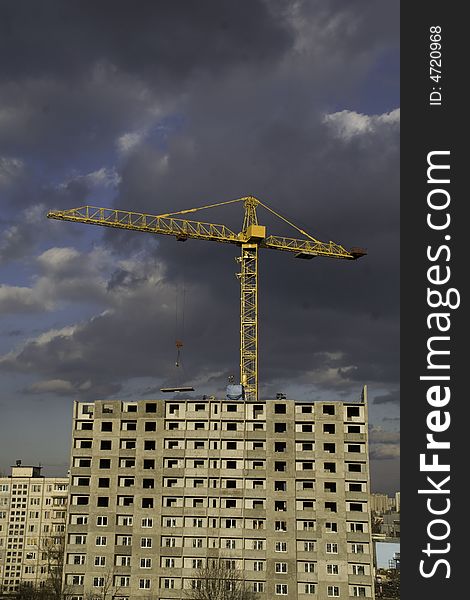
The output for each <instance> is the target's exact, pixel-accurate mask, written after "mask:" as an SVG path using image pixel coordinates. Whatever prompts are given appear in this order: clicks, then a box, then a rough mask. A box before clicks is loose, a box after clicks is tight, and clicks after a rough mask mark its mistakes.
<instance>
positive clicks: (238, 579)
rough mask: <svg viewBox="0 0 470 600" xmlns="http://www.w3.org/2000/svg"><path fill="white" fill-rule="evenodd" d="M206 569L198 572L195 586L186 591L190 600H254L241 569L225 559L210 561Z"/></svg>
mask: <svg viewBox="0 0 470 600" xmlns="http://www.w3.org/2000/svg"><path fill="white" fill-rule="evenodd" d="M209 561H210V562H208V564H207V566H206V567H202V568H200V569H198V570H197V571H196V576H195V578H194V579H193V586H192V588H191V589H189V590H186V591H185V594H186V597H187V598H188V599H190V600H254V598H255V597H256V596H255V594H254V593H253V592H252V591H250V590H249V589H248V586H247V584H246V582H245V580H244V578H243V574H242V572H241V571H240V570H239V569H236V568H234V567H232V566H231V565H229V564H228V563H227V561H226V560H224V559H220V558H219V559H209Z"/></svg>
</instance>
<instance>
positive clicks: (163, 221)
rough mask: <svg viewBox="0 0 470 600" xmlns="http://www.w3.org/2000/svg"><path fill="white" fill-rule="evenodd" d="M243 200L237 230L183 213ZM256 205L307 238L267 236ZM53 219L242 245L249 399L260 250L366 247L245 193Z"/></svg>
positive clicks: (354, 253) (243, 368) (243, 377)
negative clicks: (164, 207) (167, 209)
mask: <svg viewBox="0 0 470 600" xmlns="http://www.w3.org/2000/svg"><path fill="white" fill-rule="evenodd" d="M237 202H239V203H243V205H244V219H243V226H242V229H241V231H240V232H239V233H236V232H234V231H232V230H231V229H229V228H228V227H227V226H225V225H218V224H214V223H206V222H202V221H191V220H187V219H185V218H181V215H186V214H188V213H192V212H196V211H198V210H203V209H208V208H214V207H217V206H223V205H228V204H233V203H237ZM258 206H261V207H263V208H264V209H266V210H268V211H269V212H271V213H272V214H274V215H275V216H277V217H278V218H280V219H281V220H283V221H284V222H285V223H287V224H288V225H290V226H291V227H293V228H294V229H296V230H297V232H299V233H300V234H301V235H302V236H303V238H304V239H296V238H290V237H283V236H276V235H266V227H265V226H264V225H260V224H259V222H258V215H257V208H258ZM47 216H48V218H50V219H58V220H61V221H74V222H77V223H87V224H91V225H101V226H105V227H115V228H118V229H128V230H132V231H146V232H148V233H155V234H162V235H172V236H175V237H176V239H177V240H178V241H186V240H188V239H196V240H206V241H214V242H222V243H228V244H235V245H236V246H239V247H240V248H241V253H240V256H239V257H238V258H237V261H238V262H239V263H240V272H239V273H238V275H237V276H238V277H239V280H240V384H241V385H242V390H243V394H244V398H245V400H250V401H256V400H258V252H259V249H260V248H266V249H268V250H282V251H284V252H291V253H293V254H294V255H295V257H297V258H304V259H310V258H314V257H315V256H325V257H329V258H336V259H344V260H356V259H358V258H360V257H361V256H364V255H365V254H367V253H366V251H365V250H364V249H362V248H351V249H350V250H346V249H345V248H344V247H343V246H340V245H339V244H336V243H334V242H331V241H330V242H321V241H319V240H317V239H315V238H314V237H312V236H311V235H310V234H308V233H307V232H306V231H304V230H303V229H300V228H299V227H297V226H296V225H294V224H293V223H291V222H290V221H289V220H287V219H286V218H285V217H283V216H282V215H280V214H278V213H277V212H276V211H274V210H273V209H272V208H270V207H269V206H267V205H266V204H264V203H263V202H261V200H259V199H258V198H255V197H254V196H246V197H243V198H237V199H235V200H229V201H227V202H219V203H217V204H209V205H206V206H200V207H198V208H190V209H185V210H180V211H178V212H172V213H167V214H162V215H150V214H145V213H139V212H132V211H125V210H118V209H113V208H101V207H96V206H82V207H79V208H72V209H68V210H51V211H49V212H48V214H47Z"/></svg>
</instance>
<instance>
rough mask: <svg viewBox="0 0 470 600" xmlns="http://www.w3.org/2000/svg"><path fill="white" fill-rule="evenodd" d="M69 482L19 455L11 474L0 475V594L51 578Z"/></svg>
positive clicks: (36, 585) (62, 526)
mask: <svg viewBox="0 0 470 600" xmlns="http://www.w3.org/2000/svg"><path fill="white" fill-rule="evenodd" d="M68 482H69V480H68V478H67V477H42V476H41V467H29V466H22V465H21V464H20V461H18V464H17V465H16V466H15V467H12V471H11V475H10V477H0V595H1V596H3V595H8V594H11V593H14V592H15V591H17V590H18V588H19V586H21V585H29V586H33V587H38V586H41V585H44V583H45V581H46V580H47V579H48V576H49V567H50V565H51V559H50V552H51V548H55V547H60V546H62V547H63V541H64V535H65V534H64V531H65V523H66V509H67V495H68Z"/></svg>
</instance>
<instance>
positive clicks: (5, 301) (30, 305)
mask: <svg viewBox="0 0 470 600" xmlns="http://www.w3.org/2000/svg"><path fill="white" fill-rule="evenodd" d="M52 308H53V304H51V303H49V302H48V301H47V300H45V299H44V298H40V297H38V295H37V294H36V293H35V291H34V289H33V288H29V287H19V286H13V285H3V284H0V313H11V312H31V311H38V310H51V309H52Z"/></svg>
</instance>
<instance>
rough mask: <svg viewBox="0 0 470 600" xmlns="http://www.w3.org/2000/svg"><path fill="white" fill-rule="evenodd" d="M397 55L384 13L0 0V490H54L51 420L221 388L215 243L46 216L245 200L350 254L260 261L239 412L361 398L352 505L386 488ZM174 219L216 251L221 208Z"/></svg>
mask: <svg viewBox="0 0 470 600" xmlns="http://www.w3.org/2000/svg"><path fill="white" fill-rule="evenodd" d="M398 38H399V29H398V2H370V1H369V0H357V1H356V2H344V1H341V0H305V1H302V0H291V1H289V0H274V1H272V0H271V1H269V2H268V1H263V0H250V2H248V1H245V2H233V1H229V0H204V1H203V2H196V1H189V0H188V1H184V0H182V1H181V2H174V1H173V2H172V1H165V0H153V1H150V0H140V1H139V2H132V3H131V2H130V1H125V0H101V1H100V2H95V1H93V0H81V1H80V2H79V1H78V0H77V1H75V0H72V1H70V2H60V1H59V0H42V2H21V3H19V2H14V1H6V2H2V3H0V198H1V206H2V213H1V216H0V269H1V279H0V282H1V283H0V315H1V323H0V376H1V380H2V385H1V391H0V407H1V414H2V417H1V425H0V427H1V429H2V431H1V437H0V458H1V462H0V469H1V470H2V471H3V472H8V469H9V465H11V464H12V463H13V462H14V461H15V460H16V459H22V460H23V462H24V463H34V464H36V463H38V462H40V463H41V464H43V465H44V472H45V474H50V475H56V474H64V473H65V472H66V470H67V465H68V453H69V439H70V429H71V405H72V402H73V400H74V399H80V400H95V399H104V398H121V399H129V398H133V399H140V398H154V397H161V396H162V394H161V393H160V392H159V389H160V387H161V386H164V385H166V386H171V385H176V384H186V385H188V384H193V385H194V387H195V388H196V391H195V393H194V396H195V397H201V395H202V394H214V395H216V396H221V395H223V394H224V389H225V385H226V382H227V378H228V377H229V375H231V374H235V375H237V373H238V364H239V287H238V281H237V278H236V276H235V273H236V271H237V263H236V262H235V260H234V258H235V257H236V256H237V253H238V249H237V248H236V247H235V246H233V247H232V246H230V245H223V244H220V245H219V244H213V243H210V242H199V241H191V240H189V241H187V242H186V243H185V244H181V243H177V242H176V241H175V240H174V239H173V238H170V237H163V238H161V239H160V237H159V236H152V235H150V234H145V235H140V234H138V233H132V232H122V231H119V230H114V229H105V228H99V227H93V226H86V225H81V224H72V223H63V222H58V221H53V220H48V219H47V218H46V213H47V211H48V210H49V209H54V208H59V209H60V208H63V209H65V208H73V207H78V206H82V205H84V204H92V205H96V206H104V207H116V208H121V209H124V210H135V211H141V212H148V213H151V214H162V213H167V212H173V211H177V210H181V209H186V208H190V207H196V206H201V205H205V204H211V203H216V202H224V201H227V200H232V199H234V198H239V197H241V196H246V195H254V196H257V197H258V198H260V199H261V200H262V201H263V202H265V203H266V204H268V205H270V206H271V207H272V208H273V209H275V210H276V211H278V212H280V213H282V214H283V215H284V216H286V217H287V218H288V219H290V220H291V221H293V222H294V223H296V224H297V225H299V226H301V227H302V228H304V229H306V230H307V231H308V232H309V233H311V234H312V235H313V236H314V237H316V238H318V239H320V240H324V241H329V240H334V241H335V242H338V243H340V244H342V245H344V246H345V247H347V248H349V247H351V246H362V247H365V248H367V250H368V256H367V257H365V258H363V259H361V260H359V261H355V262H350V261H335V260H331V259H328V258H318V259H314V260H313V261H300V260H294V258H293V256H292V255H290V254H287V253H282V252H262V253H261V256H260V395H261V397H262V398H272V397H273V396H274V395H275V394H276V392H284V393H286V394H287V396H288V397H290V398H296V399H299V400H325V399H327V400H330V399H336V400H356V399H357V398H359V395H360V391H361V388H362V385H363V384H367V385H368V389H369V399H370V419H371V442H372V444H371V458H372V465H373V481H372V487H373V490H374V491H385V492H392V491H394V490H395V489H398V487H399V480H398V454H399V446H398V442H399V420H398V417H399V412H398V411H399V404H398V402H399V355H398V345H399V305H398V297H399V273H398V264H399V228H398V223H399V196H398V193H399V169H398V160H399V70H398V62H399V56H398V55H399V47H398ZM196 215H197V216H196ZM196 215H195V216H194V217H192V218H201V220H207V221H212V222H215V223H224V224H226V225H228V226H229V227H230V228H231V229H233V230H235V231H239V230H240V228H241V224H242V218H243V210H242V205H237V204H236V205H233V206H228V207H223V208H217V209H211V210H210V211H204V212H203V213H200V214H199V215H198V214H197V213H196ZM259 218H260V221H261V222H262V223H263V224H265V225H266V226H267V228H268V232H269V233H271V234H278V235H283V234H288V235H292V234H294V236H295V237H297V234H295V233H294V232H292V231H290V230H288V229H286V226H285V224H283V223H282V222H280V221H277V220H275V219H274V218H273V217H272V215H270V214H269V213H267V212H265V211H262V209H260V210H259ZM176 339H182V340H183V342H184V348H183V354H182V367H180V368H178V369H177V368H175V359H176V349H175V340H176Z"/></svg>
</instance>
